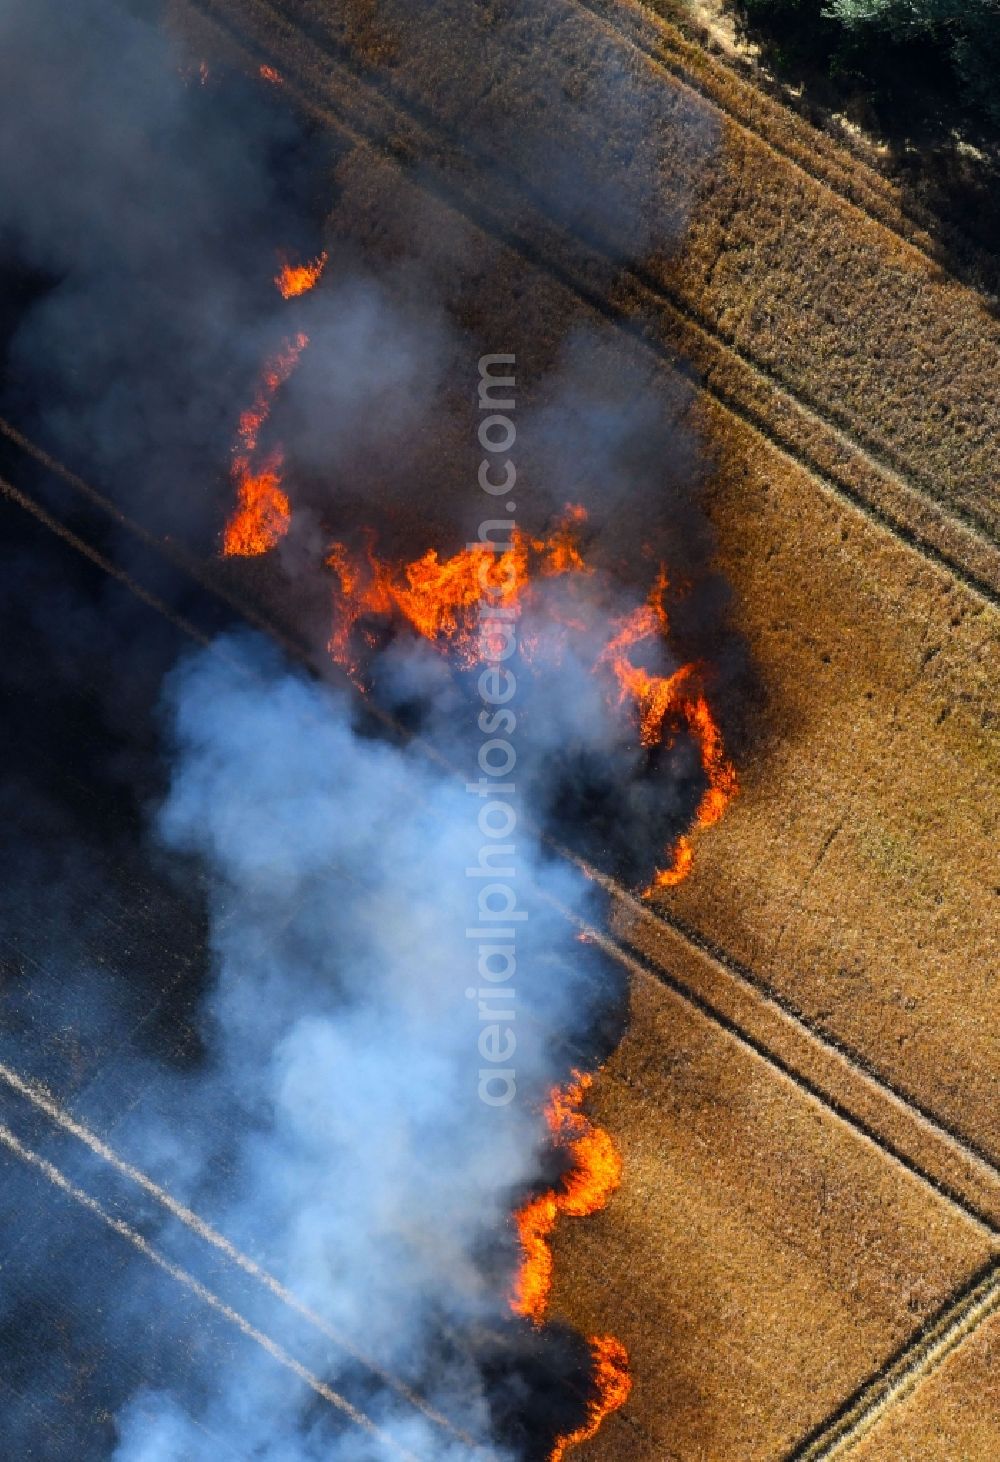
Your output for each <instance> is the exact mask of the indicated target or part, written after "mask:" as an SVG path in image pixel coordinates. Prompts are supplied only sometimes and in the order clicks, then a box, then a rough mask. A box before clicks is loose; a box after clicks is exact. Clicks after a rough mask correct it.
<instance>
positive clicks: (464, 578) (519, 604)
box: [327, 504, 739, 897]
mask: <svg viewBox="0 0 1000 1462" xmlns="http://www.w3.org/2000/svg"><path fill="white" fill-rule="evenodd" d="M586 524H587V514H586V511H585V509H584V508H582V507H580V506H579V505H576V504H567V506H566V508H565V509H564V511H563V515H562V517H561V518H560V519H559V520H558V521H557V522H556V524H555V525H554V526H553V528H552V529H551V531H550V532H549V533H548V534H547V535H546V536H544V537H542V538H532V537H529V536H528V535H527V534H525V533H524V532H522V531H521V530H519V529H515V530H514V531H513V533H512V535H511V539H510V545H509V547H507V548H506V549H504V550H503V551H502V552H499V551H494V549H493V548H491V547H489V546H488V545H486V544H474V545H472V546H471V547H467V548H465V549H462V550H461V551H460V552H458V553H456V554H453V555H452V557H450V558H445V559H442V558H441V557H440V555H439V553H438V550H437V549H436V548H429V549H428V550H427V552H426V553H425V554H423V555H422V557H420V558H418V559H414V560H413V561H411V562H410V563H402V564H392V563H389V562H387V561H386V560H384V559H381V558H379V557H378V555H377V554H376V552H375V542H374V537H373V536H371V535H369V539H368V543H367V547H366V550H365V552H364V553H363V554H353V553H352V552H351V551H350V550H349V549H348V548H347V546H346V545H345V544H343V543H333V544H332V545H331V546H330V549H329V552H328V555H327V566H328V567H329V568H330V569H332V570H333V573H334V576H335V579H336V584H337V587H336V590H335V614H334V627H333V631H332V633H331V636H330V642H329V650H330V654H331V656H332V657H333V659H334V660H335V661H336V662H337V664H339V665H340V666H342V667H343V669H345V670H346V671H347V672H348V674H349V675H350V676H351V677H352V678H353V679H354V681H355V683H356V684H358V685H359V686H361V685H363V678H362V666H361V653H362V652H361V650H360V649H359V647H358V645H357V639H358V631H359V630H360V632H361V638H362V640H364V639H366V638H367V640H368V642H369V644H371V643H372V638H371V635H370V633H369V634H367V635H366V633H365V629H366V626H365V621H366V620H368V619H379V620H391V619H392V618H398V619H400V620H402V621H404V622H405V623H406V624H408V625H409V626H410V628H411V629H413V630H415V631H416V633H417V634H419V635H422V636H423V638H424V639H427V640H430V641H432V642H434V643H436V644H438V645H439V646H441V647H442V648H443V649H445V650H447V651H448V653H449V654H450V655H452V656H453V657H454V659H455V660H456V661H457V662H458V663H459V664H460V665H472V664H473V663H474V662H475V661H476V659H477V658H478V657H479V656H480V654H481V653H482V648H481V646H480V645H479V642H478V635H479V605H480V601H481V598H482V595H483V593H484V591H486V590H488V591H489V592H490V598H491V603H492V605H493V607H494V609H495V610H501V611H505V612H506V613H508V614H509V615H511V616H514V615H515V614H516V613H519V612H520V610H521V609H523V608H524V607H525V606H526V604H527V603H528V602H529V599H530V595H531V592H532V588H533V586H534V584H535V583H536V581H537V580H538V579H551V578H558V577H562V576H566V575H576V576H588V575H591V574H592V573H593V570H592V568H591V566H590V565H588V563H587V562H586V558H585V556H584V550H583V533H584V531H585V528H586ZM668 587H669V585H668V580H667V574H666V570H665V569H664V568H663V567H661V568H660V570H659V573H658V574H657V577H656V581H655V583H654V585H653V587H652V589H651V590H650V593H649V596H648V598H647V600H646V602H645V603H644V604H642V605H640V606H639V607H638V608H637V609H635V610H634V611H633V612H632V613H631V614H629V615H628V616H626V617H625V618H624V619H622V620H620V621H618V622H617V623H616V624H615V626H614V627H613V633H612V635H611V637H610V638H609V640H608V642H607V644H606V645H605V646H604V648H603V649H602V650H601V652H600V654H599V655H598V657H597V660H596V663H595V665H594V669H595V672H598V673H604V674H607V675H609V676H610V679H611V683H612V687H613V695H614V697H615V698H616V699H617V700H618V702H619V703H620V704H623V705H624V706H626V707H627V708H628V709H629V710H630V711H631V713H632V714H633V715H634V717H635V721H636V726H637V732H638V737H639V743H640V745H641V746H643V747H645V748H647V749H648V750H653V749H654V748H656V747H661V746H663V747H669V745H670V744H671V742H672V741H673V738H674V736H675V735H676V733H677V731H679V730H681V729H685V730H686V731H687V732H688V734H689V735H690V736H691V738H692V740H693V741H694V743H695V745H696V746H697V748H698V754H699V758H700V761H701V766H702V771H703V772H704V775H705V780H706V788H705V791H704V793H703V795H702V797H701V800H700V802H699V804H698V807H697V809H696V812H695V819H694V821H695V827H700V828H704V827H710V826H711V825H712V824H713V823H715V822H717V821H718V820H719V818H720V817H721V816H722V814H723V812H724V811H725V809H726V807H727V806H728V805H729V803H730V802H731V801H732V799H733V797H735V795H736V793H737V791H738V790H739V789H738V783H737V779H736V771H735V768H734V767H733V765H732V763H731V762H730V761H729V760H728V758H727V756H726V753H725V747H724V745H723V740H722V733H721V731H720V730H719V726H718V723H717V722H716V720H715V717H714V715H713V713H712V710H711V707H710V706H709V703H708V700H707V697H706V694H705V689H704V685H703V681H702V674H701V671H700V668H699V667H698V666H697V665H696V664H694V663H691V664H687V665H682V666H681V667H680V668H679V669H677V670H675V671H674V672H673V673H672V674H670V675H657V674H654V673H653V672H651V671H649V670H646V669H644V668H643V667H642V666H641V665H638V664H636V663H635V662H634V660H633V659H632V658H631V656H632V653H633V652H634V650H635V649H636V647H638V646H646V647H647V648H649V649H656V648H657V647H658V646H659V645H661V644H662V643H663V642H664V641H665V640H666V638H667V635H668V633H669V629H670V623H669V616H668V614H667V610H666V602H665V601H666V594H667V590H668ZM581 627H582V626H581V625H580V624H579V622H577V621H574V620H572V619H570V620H566V621H564V622H563V623H562V624H561V625H560V630H561V632H563V633H566V632H568V631H570V630H572V629H574V628H581ZM521 645H522V651H523V653H524V654H525V657H526V658H528V659H530V658H531V654H532V641H531V638H530V636H527V635H523V636H522V639H521ZM693 863H694V844H693V841H692V838H691V837H690V835H688V834H684V835H682V836H681V837H680V838H678V840H677V842H676V843H675V845H674V847H673V849H672V850H671V852H670V861H669V863H668V864H667V865H666V866H665V867H663V868H660V869H658V870H657V871H656V872H655V873H654V875H653V878H652V880H651V882H650V884H649V885H648V887H647V888H646V889H645V890H644V896H645V897H650V896H651V895H652V894H654V893H655V892H657V891H658V890H661V889H665V888H671V887H673V886H674V885H676V884H678V883H680V882H682V880H683V879H684V878H686V877H687V875H688V873H689V872H690V871H691V868H692V866H693Z"/></svg>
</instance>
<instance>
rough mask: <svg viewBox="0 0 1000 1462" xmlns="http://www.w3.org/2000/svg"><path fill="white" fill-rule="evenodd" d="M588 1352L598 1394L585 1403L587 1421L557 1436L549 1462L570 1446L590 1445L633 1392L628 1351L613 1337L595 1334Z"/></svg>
mask: <svg viewBox="0 0 1000 1462" xmlns="http://www.w3.org/2000/svg"><path fill="white" fill-rule="evenodd" d="M590 1353H591V1355H592V1356H593V1358H594V1385H595V1386H596V1388H597V1395H596V1396H595V1397H594V1399H593V1400H592V1401H591V1402H589V1403H588V1406H587V1419H586V1421H585V1422H584V1423H583V1425H582V1426H579V1427H577V1429H576V1431H572V1432H568V1433H567V1434H566V1435H565V1436H562V1437H557V1438H556V1442H555V1446H554V1447H553V1448H552V1451H551V1452H550V1454H549V1462H562V1459H563V1458H564V1457H565V1455H566V1453H567V1452H568V1451H569V1449H570V1447H576V1446H578V1445H579V1444H580V1443H581V1442H589V1441H590V1439H591V1438H592V1437H596V1436H597V1433H598V1432H599V1431H600V1429H601V1426H602V1425H603V1423H604V1419H605V1417H607V1416H610V1415H611V1413H612V1412H613V1411H617V1410H618V1408H619V1407H620V1406H624V1405H625V1402H626V1401H627V1400H628V1398H629V1396H630V1394H631V1392H632V1377H631V1375H630V1374H629V1368H628V1351H627V1350H626V1349H625V1347H624V1345H622V1343H621V1341H620V1340H616V1339H615V1337H614V1336H613V1335H594V1336H591V1339H590Z"/></svg>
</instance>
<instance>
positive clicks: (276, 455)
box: [222, 333, 309, 558]
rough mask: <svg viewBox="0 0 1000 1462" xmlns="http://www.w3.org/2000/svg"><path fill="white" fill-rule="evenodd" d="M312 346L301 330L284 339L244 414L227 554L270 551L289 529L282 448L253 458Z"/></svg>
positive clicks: (250, 554) (233, 473)
mask: <svg viewBox="0 0 1000 1462" xmlns="http://www.w3.org/2000/svg"><path fill="white" fill-rule="evenodd" d="M308 344H309V339H308V336H306V335H303V334H301V333H300V334H298V335H296V336H295V337H294V339H292V340H286V341H285V343H284V345H283V346H282V347H281V349H280V350H279V351H278V353H277V355H275V356H274V357H273V358H272V359H271V360H269V361H268V362H267V363H266V365H265V366H264V369H263V371H262V372H261V378H260V382H259V383H258V386H257V390H256V393H255V395H254V399H253V402H252V404H251V405H250V406H248V407H247V408H246V410H245V411H244V412H243V413H242V414H241V416H240V421H239V427H238V430H237V433H236V443H235V446H234V447H233V461H232V466H231V468H230V476H231V477H232V479H233V483H234V484H235V487H236V509H235V511H234V513H233V515H232V517H231V518H230V520H229V522H228V523H227V524H226V527H225V531H224V533H223V535H222V552H223V555H224V556H225V557H226V558H230V557H240V558H252V557H255V556H256V555H258V554H261V553H267V551H268V549H271V548H273V547H274V546H275V544H276V543H278V542H279V541H280V540H281V539H282V538H283V537H284V535H285V534H286V533H287V532H288V526H289V523H290V522H291V506H290V504H289V501H288V497H287V495H286V494H285V493H284V492H283V490H282V487H281V474H282V463H283V457H282V452H281V448H280V447H276V448H274V449H273V450H272V451H271V452H270V453H269V454H268V455H267V456H266V458H265V459H264V461H263V462H262V463H261V464H259V465H256V464H255V460H254V459H255V458H256V456H257V454H258V444H259V440H260V433H261V431H262V429H263V427H264V423H265V422H266V421H267V418H268V417H269V416H270V414H271V405H272V402H273V400H274V397H275V395H276V393H277V391H278V390H279V388H280V387H281V386H283V385H284V383H285V381H287V380H288V377H289V376H290V375H291V374H292V371H293V370H294V369H295V367H296V365H297V364H298V359H299V356H300V355H301V354H302V352H303V350H305V348H306V346H307V345H308Z"/></svg>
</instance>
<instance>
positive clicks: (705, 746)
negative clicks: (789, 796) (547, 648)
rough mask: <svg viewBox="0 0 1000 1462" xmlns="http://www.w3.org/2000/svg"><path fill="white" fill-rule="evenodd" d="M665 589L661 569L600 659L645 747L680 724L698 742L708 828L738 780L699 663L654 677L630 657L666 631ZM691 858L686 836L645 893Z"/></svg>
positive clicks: (702, 823) (668, 884)
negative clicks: (629, 707) (628, 708)
mask: <svg viewBox="0 0 1000 1462" xmlns="http://www.w3.org/2000/svg"><path fill="white" fill-rule="evenodd" d="M666 590H667V578H666V573H665V571H664V570H663V569H662V568H661V570H660V573H659V575H658V577H657V580H656V583H655V584H654V585H653V588H652V590H651V591H650V595H649V598H648V600H647V602H646V603H645V604H644V605H642V606H641V607H640V608H639V609H636V610H635V611H633V613H632V614H630V615H629V616H628V617H627V618H626V619H625V620H623V621H621V622H620V624H619V626H618V633H617V634H616V635H615V636H614V637H613V638H612V639H611V640H610V641H609V643H608V644H607V645H606V647H605V649H604V650H603V651H602V653H601V656H600V660H599V663H600V664H603V665H606V666H607V667H608V668H609V669H610V670H611V672H612V674H613V675H614V677H615V679H616V680H617V682H618V692H619V699H620V700H621V701H630V702H631V703H632V704H633V706H634V707H635V711H636V715H637V718H638V722H639V739H640V742H641V744H642V745H643V746H647V747H654V746H660V745H663V744H669V741H668V740H667V737H668V735H669V733H670V731H671V729H672V728H673V727H674V726H676V725H677V724H678V723H681V724H683V725H685V726H686V727H687V730H688V732H689V734H690V735H691V737H692V739H693V740H694V741H695V743H696V744H697V747H698V754H699V757H700V760H701V766H702V771H703V772H704V774H705V779H706V782H707V786H706V788H705V791H704V793H703V794H702V798H701V801H700V802H699V803H698V807H697V810H696V812H695V826H696V827H711V826H712V824H713V823H716V822H718V820H719V818H720V817H721V816H722V814H723V813H724V812H725V810H726V808H727V807H728V806H729V803H730V802H731V801H732V800H733V798H734V797H735V796H736V794H737V792H738V791H739V782H738V780H737V776H736V769H735V767H734V766H733V764H732V762H730V761H729V759H728V758H727V756H726V753H725V747H724V745H723V740H722V732H721V731H720V729H719V726H718V723H717V721H716V720H715V717H714V715H713V714H712V710H711V707H710V706H709V704H708V700H707V699H706V696H705V692H704V689H703V687H702V684H701V677H700V674H699V669H698V666H697V665H694V664H688V665H682V666H681V667H680V669H679V670H675V671H674V672H673V673H672V674H671V675H654V674H653V673H652V672H651V671H648V670H645V669H643V668H642V667H641V666H639V665H635V664H634V663H633V662H632V660H630V658H629V651H630V650H631V649H632V647H633V646H634V645H637V644H639V643H641V642H642V641H643V640H649V639H655V638H657V637H658V636H660V635H665V634H666V633H667V631H668V629H669V620H668V616H667V612H666V607H665V605H664V595H665V593H666ZM693 862H694V845H693V843H692V840H691V838H690V836H688V835H687V834H684V835H682V836H681V837H680V838H678V840H677V842H676V844H675V846H674V849H673V854H672V858H671V862H670V864H669V866H668V867H666V868H662V869H659V870H658V871H657V872H656V873H655V874H654V875H653V879H652V882H651V883H650V884H649V886H648V888H646V889H645V890H644V892H643V897H646V898H648V897H649V896H650V895H652V894H653V893H655V892H656V891H657V890H659V889H664V888H673V887H675V886H676V885H677V884H678V883H681V882H683V880H684V879H685V878H686V877H687V875H688V874H689V873H690V871H691V867H692V864H693Z"/></svg>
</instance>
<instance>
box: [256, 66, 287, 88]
mask: <svg viewBox="0 0 1000 1462" xmlns="http://www.w3.org/2000/svg"><path fill="white" fill-rule="evenodd" d="M257 75H258V76H259V77H260V79H261V80H262V81H269V82H270V83H271V85H272V86H284V84H285V78H284V77H283V76H282V74H281V72H280V71H276V70H275V69H274V67H273V66H258V67H257Z"/></svg>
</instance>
